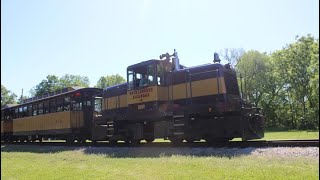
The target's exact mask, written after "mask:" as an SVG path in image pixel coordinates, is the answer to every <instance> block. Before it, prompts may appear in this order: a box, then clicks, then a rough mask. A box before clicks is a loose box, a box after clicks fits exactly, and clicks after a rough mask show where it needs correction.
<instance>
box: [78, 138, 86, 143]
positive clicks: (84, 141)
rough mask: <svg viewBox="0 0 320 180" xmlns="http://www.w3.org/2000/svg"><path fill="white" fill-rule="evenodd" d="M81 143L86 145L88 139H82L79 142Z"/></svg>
mask: <svg viewBox="0 0 320 180" xmlns="http://www.w3.org/2000/svg"><path fill="white" fill-rule="evenodd" d="M77 141H78V142H79V143H81V144H84V143H86V138H80V139H79V140H77Z"/></svg>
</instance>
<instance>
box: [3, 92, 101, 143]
mask: <svg viewBox="0 0 320 180" xmlns="http://www.w3.org/2000/svg"><path fill="white" fill-rule="evenodd" d="M101 93H102V90H101V89H98V88H80V87H69V88H65V89H62V90H60V91H57V92H54V93H50V94H46V95H43V96H41V97H34V98H30V99H26V100H24V102H23V103H22V104H19V105H14V106H7V107H4V108H3V109H1V140H2V141H20V142H24V141H27V142H29V141H36V140H39V141H42V138H54V139H63V140H66V141H67V142H74V141H75V140H77V141H78V142H84V141H85V140H86V139H91V124H92V118H93V116H94V106H95V104H94V99H93V98H94V97H95V96H96V95H98V94H101Z"/></svg>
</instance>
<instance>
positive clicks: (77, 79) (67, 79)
mask: <svg viewBox="0 0 320 180" xmlns="http://www.w3.org/2000/svg"><path fill="white" fill-rule="evenodd" d="M59 81H60V85H61V86H62V87H71V86H81V87H89V85H90V81H89V78H88V77H86V76H80V75H69V74H66V75H64V76H62V77H61V78H60V80H59Z"/></svg>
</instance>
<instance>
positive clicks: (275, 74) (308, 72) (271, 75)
mask: <svg viewBox="0 0 320 180" xmlns="http://www.w3.org/2000/svg"><path fill="white" fill-rule="evenodd" d="M221 54H222V56H223V57H224V58H225V59H226V60H227V61H228V62H229V63H230V64H231V65H232V66H233V67H234V68H235V70H236V72H237V76H238V81H239V86H240V89H241V95H242V97H243V98H244V99H245V100H247V101H249V102H250V103H252V104H253V105H254V106H256V107H261V108H262V109H263V113H264V115H265V118H266V119H265V120H266V122H265V124H266V127H267V128H288V129H319V39H315V38H314V37H313V36H311V35H307V36H302V37H298V36H297V37H296V40H295V42H293V43H291V44H288V45H286V46H285V47H284V48H282V49H280V50H277V51H274V52H272V53H270V54H267V53H265V52H259V51H256V50H249V51H247V52H244V51H243V50H242V49H225V50H224V51H222V53H221Z"/></svg>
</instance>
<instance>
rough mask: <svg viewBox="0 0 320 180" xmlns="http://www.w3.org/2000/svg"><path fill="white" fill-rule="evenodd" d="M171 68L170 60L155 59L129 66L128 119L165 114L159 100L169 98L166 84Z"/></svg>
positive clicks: (148, 118) (151, 118)
mask: <svg viewBox="0 0 320 180" xmlns="http://www.w3.org/2000/svg"><path fill="white" fill-rule="evenodd" d="M171 68H172V64H171V63H170V62H168V61H161V60H154V59H152V60H149V61H145V62H142V63H139V64H135V65H132V66H129V67H128V69H127V81H128V82H127V85H128V87H127V88H128V89H127V103H128V120H136V119H135V118H136V117H139V120H141V119H145V120H157V119H158V118H161V117H162V116H163V115H164V114H163V113H161V111H159V102H160V101H167V100H168V97H167V88H166V87H165V86H166V85H167V84H166V82H167V81H166V78H167V73H168V72H169V71H170V70H171Z"/></svg>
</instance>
